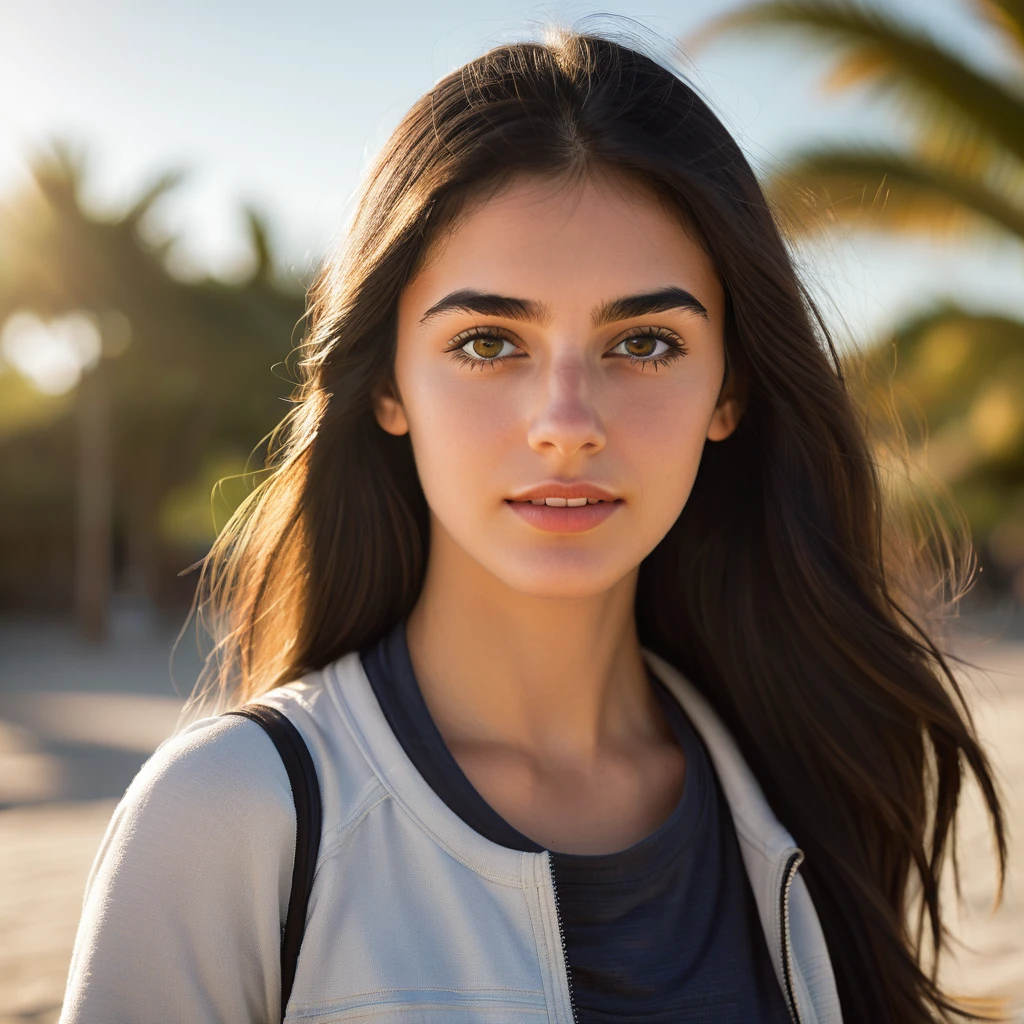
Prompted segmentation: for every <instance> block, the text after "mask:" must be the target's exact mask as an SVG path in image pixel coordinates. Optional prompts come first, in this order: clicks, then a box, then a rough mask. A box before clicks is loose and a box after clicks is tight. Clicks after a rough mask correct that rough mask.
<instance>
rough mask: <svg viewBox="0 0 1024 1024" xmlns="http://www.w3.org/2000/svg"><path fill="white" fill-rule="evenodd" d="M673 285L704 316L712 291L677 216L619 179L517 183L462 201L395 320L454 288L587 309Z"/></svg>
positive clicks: (709, 273)
mask: <svg viewBox="0 0 1024 1024" xmlns="http://www.w3.org/2000/svg"><path fill="white" fill-rule="evenodd" d="M671 285H677V286H679V287H682V288H685V289H686V290H687V291H690V292H692V293H693V294H694V295H696V296H697V297H698V298H699V299H700V300H701V301H702V302H703V303H704V305H705V306H706V307H707V309H708V312H709V314H712V315H713V314H715V313H717V312H720V310H721V307H722V304H723V295H722V289H721V285H720V283H719V281H718V277H717V274H716V273H715V270H714V267H713V265H712V262H711V260H710V259H709V257H708V256H707V254H706V253H705V252H704V250H703V249H702V247H701V246H700V244H699V243H698V241H697V240H696V238H695V237H694V234H693V232H692V230H690V229H688V228H687V226H686V225H685V223H684V221H683V218H682V216H681V215H680V214H679V213H678V212H675V211H673V210H671V209H670V208H669V207H668V204H667V203H665V202H663V201H661V200H660V199H659V197H658V196H657V195H656V194H655V193H654V192H653V190H651V189H650V188H648V187H646V186H644V185H642V184H640V183H638V182H636V181H633V180H631V179H628V178H626V177H624V176H622V175H614V174H608V173H602V174H590V175H588V176H587V177H585V178H582V179H581V180H579V181H571V182H570V181H566V180H565V179H560V180H557V179H556V180H553V179H551V178H543V177H538V176H525V175H522V176H519V177H516V178H513V179H512V180H511V182H510V183H508V184H507V185H506V186H505V187H503V188H502V189H501V190H500V191H498V192H492V193H491V194H488V195H486V196H483V197H480V198H477V199H474V200H471V201H470V202H469V203H467V206H466V207H465V208H464V209H463V211H462V213H461V215H460V216H459V217H458V218H457V219H456V221H455V222H454V224H453V225H452V226H451V228H450V229H449V230H448V231H446V232H445V233H444V234H443V235H442V236H441V237H440V238H439V239H437V240H436V242H435V243H434V245H433V246H432V248H431V250H430V252H429V255H428V257H427V258H426V260H425V261H424V264H423V266H422V268H421V269H420V271H419V272H418V273H417V274H416V276H415V277H414V278H413V280H412V281H411V282H410V283H409V285H408V286H407V287H406V289H405V290H404V292H403V294H402V296H401V298H400V301H399V315H400V318H401V317H402V316H403V312H404V313H405V314H406V315H413V314H415V313H416V311H417V310H418V311H419V312H422V311H423V310H425V309H427V308H428V307H429V306H430V305H431V304H432V303H433V302H435V301H437V299H438V298H440V297H441V296H442V295H445V294H447V293H449V292H451V291H452V290H453V289H456V288H476V289H480V290H483V291H493V292H498V293H501V294H508V295H517V296H519V297H521V298H529V299H536V300H540V301H543V302H546V303H548V304H549V305H550V306H551V308H552V309H554V310H556V311H557V310H559V309H563V310H569V309H572V308H574V307H576V306H580V307H582V306H586V307H587V310H588V312H589V309H590V308H591V307H592V306H593V305H595V304H597V303H599V302H601V301H605V300H607V299H609V298H614V297H617V296H619V295H625V294H632V293H638V292H643V291H649V290H651V289H653V288H656V287H659V288H660V287H666V286H671Z"/></svg>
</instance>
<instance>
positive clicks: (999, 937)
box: [0, 611, 1024, 1024]
mask: <svg viewBox="0 0 1024 1024" xmlns="http://www.w3.org/2000/svg"><path fill="white" fill-rule="evenodd" d="M173 634H174V630H173V629H172V628H170V627H166V626H164V627H161V626H159V625H155V624H153V623H151V622H149V621H148V620H147V619H146V618H145V617H144V616H141V615H138V614H132V613H131V612H130V611H126V612H123V613H122V614H120V615H119V616H118V619H117V620H116V623H115V633H114V638H113V641H112V643H111V644H109V645H108V646H106V647H104V648H89V647H86V646H84V645H81V644H79V643H77V642H76V641H75V639H74V638H73V636H72V635H71V633H70V632H69V630H68V629H67V627H66V626H64V625H62V624H59V623H52V622H29V621H16V622H15V621H6V622H0V652H2V654H0V694H2V695H3V702H2V705H0V1024H14V1022H22V1024H24V1022H28V1021H32V1022H38V1024H52V1022H54V1021H56V1019H57V1016H58V1014H59V1008H60V1002H61V998H62V994H63V989H64V982H65V978H66V975H67V969H68V958H69V956H70V952H71V946H72V943H73V940H74V934H75V928H76V925H77V921H78V915H79V912H80V907H81V898H82V891H83V887H84V885H85V879H86V876H87V874H88V871H89V868H90V866H91V863H92V860H93V857H94V855H95V852H96V849H97V847H98V845H99V842H100V839H101V837H102V835H103V832H104V829H105V828H106V825H107V822H108V821H109V819H110V815H111V813H112V812H113V809H114V806H115V805H116V802H117V799H118V798H119V797H120V795H121V793H123V791H124V789H125V788H126V787H127V785H128V783H129V782H130V781H131V779H132V777H133V776H134V774H135V772H136V771H138V769H139V767H140V766H141V764H142V763H143V761H144V760H145V759H146V757H147V756H148V755H149V754H150V753H151V752H152V751H153V750H154V749H155V748H156V746H157V745H158V744H159V743H160V741H161V740H162V739H164V738H165V737H166V736H168V735H169V734H170V733H171V731H172V730H173V728H174V725H175V720H176V717H177V713H178V709H179V708H180V706H181V702H182V697H181V694H180V693H178V692H176V691H175V688H174V686H173V685H172V683H171V679H170V673H169V670H168V656H169V653H170V647H171V643H172V641H173ZM994 634H998V635H999V638H998V639H994V640H993V639H992V636H993V635H994ZM956 649H957V651H958V653H960V654H961V656H963V657H965V658H967V659H968V660H970V661H973V662H975V663H977V664H979V665H981V666H982V668H983V669H984V671H982V672H977V671H968V670H963V671H962V673H961V678H962V680H963V684H964V686H965V687H966V689H967V690H968V692H969V694H970V699H971V702H972V706H973V708H974V713H975V715H976V718H977V722H978V727H979V730H980V732H981V734H982V737H983V738H984V740H985V742H986V744H987V746H988V749H989V752H990V755H991V757H992V759H993V762H994V764H995V767H996V770H997V772H998V774H999V777H1000V780H1001V783H1002V786H1003V791H1004V797H1005V800H1006V809H1007V813H1008V817H1009V820H1010V826H1011V829H1013V831H1014V832H1015V833H1016V834H1019V835H1021V836H1024V628H1022V621H1021V619H1020V618H1017V619H1011V618H1009V617H1008V616H1006V615H996V616H995V617H992V616H990V617H988V618H986V619H975V620H972V621H971V623H970V628H969V629H965V630H962V631H961V632H960V636H959V639H958V641H957V647H956ZM197 666H198V659H197V657H196V655H195V653H194V643H192V642H191V640H190V638H189V639H188V640H186V641H183V643H182V645H181V648H180V650H179V653H178V654H177V656H176V661H175V677H176V678H177V679H178V681H179V687H178V688H179V690H180V691H181V693H184V692H187V690H188V688H189V687H190V685H191V681H192V679H193V678H194V674H195V671H196V668H197ZM960 849H961V861H962V866H963V893H964V902H963V905H962V907H961V908H960V910H959V911H958V912H957V913H955V914H953V915H951V918H950V923H951V924H952V925H953V927H954V931H955V934H956V935H957V937H958V939H959V941H960V943H961V944H962V945H961V947H960V948H958V950H957V951H956V953H955V955H954V956H953V957H952V958H950V959H949V960H948V961H947V962H946V964H945V967H944V971H943V976H944V978H945V979H946V984H947V987H948V988H949V990H950V991H952V992H956V993H958V994H961V995H963V996H970V997H974V998H977V999H979V1000H984V1001H986V1005H991V1006H998V1007H1001V1008H1002V1010H1003V1013H1004V1015H1005V1019H1009V1020H1013V1021H1014V1022H1019V1024H1024V842H1021V843H1020V844H1019V845H1018V846H1014V847H1012V850H1011V865H1010V878H1009V883H1008V886H1007V891H1006V895H1005V898H1004V903H1003V905H1002V907H1001V908H1000V909H999V911H998V912H996V913H995V914H993V913H992V912H991V907H992V900H993V896H994V885H993V882H992V878H993V862H992V858H991V849H990V843H989V839H988V833H987V824H986V821H985V817H984V814H983V813H982V811H981V807H980V802H979V800H978V798H977V794H976V793H973V792H972V793H970V794H969V795H968V800H967V806H966V808H965V810H964V813H963V815H962V818H961V827H960ZM949 905H950V906H951V907H952V906H953V901H952V900H951V901H950V903H949ZM979 1005H980V1004H979Z"/></svg>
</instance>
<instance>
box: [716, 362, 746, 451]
mask: <svg viewBox="0 0 1024 1024" xmlns="http://www.w3.org/2000/svg"><path fill="white" fill-rule="evenodd" d="M742 415H743V405H742V402H741V401H740V397H739V394H738V389H737V386H736V379H735V376H734V374H733V373H732V371H731V370H730V371H729V372H728V373H727V374H726V377H725V382H724V383H723V384H722V390H721V391H720V392H719V395H718V404H717V405H716V406H715V411H714V412H713V413H712V415H711V423H710V424H709V425H708V440H709V441H724V440H725V439H726V438H727V437H728V436H729V435H730V434H731V433H732V432H733V431H734V430H735V429H736V427H737V426H738V425H739V422H740V417H741V416H742Z"/></svg>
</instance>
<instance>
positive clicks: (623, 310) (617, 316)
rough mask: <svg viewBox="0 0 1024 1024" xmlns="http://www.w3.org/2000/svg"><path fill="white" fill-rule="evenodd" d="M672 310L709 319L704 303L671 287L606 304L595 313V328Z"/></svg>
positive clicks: (687, 293)
mask: <svg viewBox="0 0 1024 1024" xmlns="http://www.w3.org/2000/svg"><path fill="white" fill-rule="evenodd" d="M670 309H682V310H689V311H690V312H692V313H696V314H697V315H698V316H699V317H702V318H703V319H704V320H707V318H708V311H707V310H706V309H705V308H704V303H703V302H701V301H700V300H699V299H698V298H696V296H694V295H691V294H690V293H689V292H688V291H686V290H684V289H683V288H676V287H671V288H659V289H658V291H656V292H645V293H644V294H643V295H626V296H624V297H623V298H621V299H613V300H612V301H611V302H606V303H605V304H604V305H603V306H602V307H601V308H600V309H598V310H597V311H596V312H595V313H594V326H595V327H603V326H604V325H605V324H612V323H615V322H616V321H617V320H632V319H633V318H634V317H638V316H649V315H650V314H651V313H665V312H667V311H668V310H670Z"/></svg>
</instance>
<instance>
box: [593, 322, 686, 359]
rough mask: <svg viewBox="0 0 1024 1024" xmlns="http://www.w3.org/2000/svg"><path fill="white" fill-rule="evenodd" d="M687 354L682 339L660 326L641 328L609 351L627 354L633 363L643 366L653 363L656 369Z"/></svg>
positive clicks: (611, 353) (616, 353) (620, 354)
mask: <svg viewBox="0 0 1024 1024" xmlns="http://www.w3.org/2000/svg"><path fill="white" fill-rule="evenodd" d="M685 354H686V346H685V345H684V344H683V343H682V341H681V340H680V339H679V338H678V337H677V336H676V335H674V334H672V333H671V332H670V331H666V330H664V329H663V328H659V327H655V328H646V327H645V328H641V329H640V330H638V331H637V333H636V334H632V335H630V336H629V337H628V338H623V339H622V341H620V342H619V343H618V344H617V345H616V346H615V347H614V348H613V349H612V350H611V352H610V353H609V355H619V356H625V357H626V358H627V359H628V360H629V361H630V362H631V363H634V364H635V363H639V364H640V365H641V366H646V365H647V364H648V363H652V364H653V365H654V367H655V369H657V367H658V366H659V365H662V366H663V365H665V364H666V363H670V362H671V361H672V360H673V359H678V358H679V356H682V355H685Z"/></svg>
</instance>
